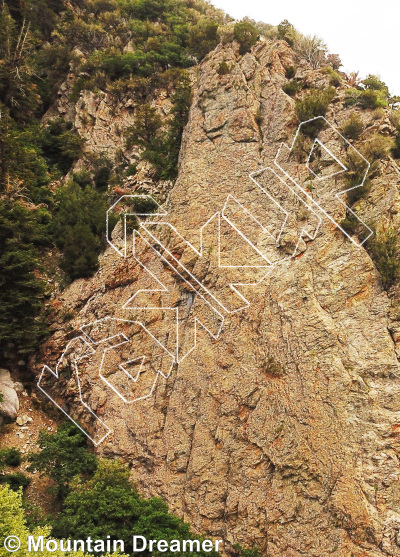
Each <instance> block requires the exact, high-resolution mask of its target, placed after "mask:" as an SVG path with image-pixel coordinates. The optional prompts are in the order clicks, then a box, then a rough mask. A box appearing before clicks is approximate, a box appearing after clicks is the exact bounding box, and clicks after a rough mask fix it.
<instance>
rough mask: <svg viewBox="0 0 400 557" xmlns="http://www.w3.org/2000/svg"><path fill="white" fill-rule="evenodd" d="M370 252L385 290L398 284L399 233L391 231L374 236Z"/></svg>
mask: <svg viewBox="0 0 400 557" xmlns="http://www.w3.org/2000/svg"><path fill="white" fill-rule="evenodd" d="M367 248H368V251H369V252H370V254H371V257H372V259H373V261H374V263H375V265H376V267H377V269H378V271H379V273H380V275H381V277H382V283H383V285H384V287H385V288H390V287H391V286H392V285H393V284H396V283H397V282H398V280H399V278H400V257H399V245H398V238H397V232H396V231H395V230H394V229H392V228H391V229H389V230H387V231H386V232H385V233H383V234H381V235H379V236H373V237H372V239H371V240H369V241H368V244H367Z"/></svg>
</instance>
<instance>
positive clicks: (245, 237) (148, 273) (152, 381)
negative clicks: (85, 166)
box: [38, 116, 373, 445]
mask: <svg viewBox="0 0 400 557" xmlns="http://www.w3.org/2000/svg"><path fill="white" fill-rule="evenodd" d="M310 124H318V125H319V127H320V128H323V130H324V131H323V135H324V137H323V139H320V137H315V138H314V140H313V141H312V143H311V147H310V148H309V151H308V153H306V156H305V158H304V161H303V162H300V163H299V161H298V160H297V161H296V160H294V159H295V154H296V152H297V151H296V149H297V146H298V143H297V142H298V141H300V140H301V139H302V138H303V137H304V136H303V133H302V132H303V131H304V130H305V128H304V126H307V125H310ZM338 137H339V138H340V143H341V145H344V146H345V150H346V153H347V155H349V153H350V156H352V157H356V158H357V161H358V163H360V161H361V165H362V166H363V165H365V171H364V170H363V177H362V180H361V182H360V184H357V185H355V186H353V187H350V188H348V189H346V190H343V189H340V186H338V184H337V177H338V176H340V175H341V174H344V173H346V172H349V171H350V170H349V168H348V166H346V164H345V162H346V161H344V162H343V161H342V160H341V157H340V155H341V153H338V152H337V150H338V148H337V145H336V143H335V139H336V140H337V138H338ZM339 150H340V148H339ZM315 161H316V162H315ZM332 165H334V166H335V168H336V169H333V168H332ZM369 168H370V164H369V163H368V161H367V160H366V159H365V158H364V157H363V156H362V155H361V154H360V153H359V152H358V151H357V150H356V149H355V148H354V147H353V146H352V145H351V144H350V143H349V142H348V141H347V140H346V139H345V138H344V137H343V136H342V135H341V134H340V132H338V131H337V130H336V129H335V128H334V127H333V126H332V125H331V124H330V123H329V122H328V121H327V120H326V119H325V118H324V117H322V116H321V117H318V118H313V119H311V120H307V121H306V122H302V123H301V124H300V125H299V127H298V129H297V132H296V135H295V137H294V140H293V143H292V145H291V146H290V147H288V146H287V145H286V144H285V143H282V144H281V146H280V147H279V150H278V153H277V155H276V157H275V160H274V161H273V165H272V167H270V166H267V167H265V168H262V169H261V170H258V171H256V172H252V173H251V174H250V175H249V178H250V180H251V181H252V182H253V184H255V186H256V190H255V191H256V192H257V195H258V198H257V199H258V201H256V205H257V203H258V205H257V210H256V211H255V209H254V208H255V205H254V204H253V205H251V200H250V201H248V200H247V201H246V202H243V201H239V200H238V199H237V196H235V195H233V194H229V195H228V196H227V198H226V200H225V203H224V204H223V206H222V207H221V210H220V211H218V212H216V213H215V214H214V215H212V216H211V217H210V218H209V219H208V220H207V222H206V223H205V224H204V225H203V226H202V227H201V228H200V230H199V237H200V247H199V248H196V247H195V246H194V245H193V244H191V243H190V242H188V241H187V240H186V239H185V238H184V237H183V236H182V235H181V234H180V233H179V232H178V231H177V229H176V228H175V227H174V226H172V225H171V223H169V222H168V221H167V220H166V219H165V217H167V216H168V215H167V212H166V211H165V209H164V208H163V207H162V206H161V205H160V204H159V203H158V202H157V201H156V200H155V199H154V198H153V197H151V196H150V195H145V194H132V195H123V196H122V197H120V198H119V199H118V201H116V202H115V203H114V204H113V205H112V206H111V207H110V208H109V210H108V211H107V214H106V235H107V242H108V244H109V245H110V246H111V247H112V248H113V249H114V250H115V251H116V252H117V253H118V254H119V255H120V256H121V257H123V258H128V257H132V258H133V259H134V261H135V263H136V264H137V265H138V266H139V267H140V269H141V270H142V272H141V273H140V274H139V277H138V279H137V281H135V283H133V289H134V291H133V293H132V294H131V296H130V297H129V299H128V300H127V301H125V302H124V303H123V304H122V305H121V312H122V314H123V315H125V317H128V313H127V312H129V317H130V318H129V319H128V318H124V317H121V318H120V317H111V316H109V317H105V318H102V319H99V320H96V321H94V322H92V323H89V324H88V325H84V326H82V327H81V329H80V330H81V333H82V335H79V336H77V337H76V338H74V339H72V340H71V341H70V342H69V343H68V345H67V347H66V349H65V350H64V352H63V353H62V355H61V357H60V359H59V361H58V363H57V365H56V368H55V372H53V371H52V370H51V369H50V367H48V366H47V365H45V366H44V367H43V369H42V372H41V374H40V377H39V381H38V387H39V388H40V389H41V391H42V392H43V393H44V394H45V395H46V396H47V397H48V398H49V399H50V400H51V401H52V403H53V404H55V405H56V406H57V407H58V408H59V409H60V410H61V411H62V412H63V413H64V414H65V415H66V416H68V417H69V418H70V419H71V420H72V421H73V422H74V423H75V424H76V425H77V426H78V427H79V428H80V429H81V430H82V431H83V432H84V433H85V434H86V435H87V436H88V437H89V439H90V440H91V441H92V442H93V443H94V444H95V445H98V444H99V443H101V442H102V441H103V440H104V439H105V438H106V437H107V436H108V435H109V434H110V433H111V428H110V427H109V426H108V425H106V424H105V423H104V421H103V420H102V419H101V418H100V417H99V411H98V409H97V410H95V409H94V408H95V405H94V404H92V398H91V390H92V389H93V388H94V387H97V388H98V387H100V388H101V389H103V390H105V391H106V392H107V393H108V395H107V397H108V396H110V397H114V398H113V400H114V399H115V396H117V397H118V400H119V401H120V403H121V404H132V403H134V402H139V401H141V400H144V399H148V398H149V397H150V396H151V395H152V394H153V392H154V389H155V387H156V385H157V382H158V381H159V379H160V377H161V378H163V379H167V378H168V377H169V376H170V374H171V372H172V370H173V369H174V366H176V365H178V364H179V363H181V362H182V361H183V360H184V359H185V358H186V357H187V356H188V355H189V354H191V353H192V352H193V351H194V350H195V348H196V346H197V343H198V340H199V338H201V337H199V330H203V331H204V332H205V333H207V334H208V335H210V337H211V338H212V339H218V338H219V336H220V334H221V331H222V328H223V325H224V322H225V320H226V318H227V317H228V316H229V315H232V314H234V313H237V312H239V311H242V310H244V309H246V308H248V307H249V305H250V302H249V301H248V299H247V298H246V296H245V295H244V293H243V289H244V288H245V287H255V286H257V285H260V284H261V283H262V281H263V280H264V279H265V278H266V276H267V275H269V274H270V273H271V272H273V270H274V268H275V267H276V266H277V265H279V264H281V263H282V262H284V261H287V260H288V259H291V258H293V257H294V256H295V255H297V254H298V253H299V252H301V250H303V251H304V250H305V249H306V242H307V241H312V240H315V239H316V237H317V234H318V232H319V231H320V228H321V223H322V217H321V215H324V216H325V217H327V218H328V219H329V220H330V221H331V222H332V223H334V224H335V225H336V226H337V227H338V228H339V229H340V230H341V231H342V232H343V234H345V235H346V236H347V238H349V240H351V241H352V242H353V243H354V244H355V245H357V246H361V245H362V244H363V243H364V242H365V241H366V240H367V239H368V238H369V237H370V236H371V234H372V233H373V232H372V230H371V229H370V228H369V227H368V226H367V225H366V224H365V223H364V222H363V221H362V220H361V219H360V218H359V217H358V216H357V214H356V213H355V212H354V211H353V210H352V209H351V207H349V206H348V204H346V202H345V201H344V200H343V199H342V197H343V196H346V194H347V193H348V192H349V191H351V190H354V189H356V188H360V187H362V186H363V185H364V183H365V180H366V178H367V174H368V171H369ZM333 170H334V171H333ZM313 180H314V182H316V183H317V184H322V186H321V187H322V189H321V192H322V194H323V195H325V197H326V196H328V197H329V198H334V199H337V200H338V201H339V202H340V204H342V205H344V206H345V207H346V211H347V212H349V213H350V214H352V215H353V217H354V218H355V219H357V221H358V223H359V226H361V227H363V229H364V232H365V234H364V238H363V240H362V241H361V242H358V241H357V240H356V239H355V238H353V237H352V236H351V235H350V234H349V233H348V232H347V231H346V230H344V228H343V227H342V226H341V225H340V224H339V223H338V222H337V217H336V214H335V208H333V209H331V208H329V209H328V208H326V207H325V208H323V207H322V206H321V203H320V201H319V198H318V196H317V198H315V197H314V195H313V193H312V192H313V189H312V187H311V182H312V181H313ZM332 194H333V195H332ZM260 195H261V199H262V200H263V202H264V201H265V204H263V203H262V204H261V205H262V206H260V204H259V199H260V197H259V196H260ZM115 213H119V216H120V218H121V219H122V238H120V237H118V235H117V234H115V235H114V238H113V237H112V235H111V226H110V217H111V216H112V215H115ZM138 216H139V217H142V218H145V219H147V220H144V221H143V222H140V223H139V222H138V221H137V220H136V219H137V217H138ZM160 217H161V219H162V220H161V219H160V220H157V218H160ZM130 218H131V219H133V222H130V221H129V219H130ZM131 225H132V227H133V228H134V229H133V230H132V234H130V227H131ZM135 228H137V229H135ZM229 234H235V235H237V237H238V238H240V241H241V242H242V245H243V250H244V249H248V250H250V253H251V254H252V256H254V257H253V259H251V258H248V259H246V257H245V258H244V259H245V262H243V261H238V260H234V261H230V260H229V257H228V261H227V260H226V253H225V251H226V246H228V247H229V243H230V242H228V241H227V235H228V237H229ZM130 242H132V243H131V244H130ZM282 246H284V247H286V249H285V250H283V249H281V248H282ZM177 248H178V249H177ZM214 248H216V250H214ZM224 258H225V259H224ZM211 277H215V279H216V280H215V281H214V283H213V281H212V280H211ZM132 315H133V316H132ZM93 369H95V370H97V373H96V374H95V375H93V373H92V374H89V373H87V372H85V371H86V370H93ZM83 383H84V386H85V388H84V389H82V384H83ZM65 384H66V385H67V388H65ZM65 395H67V396H65ZM67 398H68V400H69V399H72V404H73V405H74V411H73V412H72V411H71V410H70V408H69V406H68V404H67ZM78 400H79V402H80V406H79V405H78V406H79V408H76V402H77V401H78Z"/></svg>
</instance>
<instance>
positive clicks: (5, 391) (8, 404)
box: [0, 369, 19, 423]
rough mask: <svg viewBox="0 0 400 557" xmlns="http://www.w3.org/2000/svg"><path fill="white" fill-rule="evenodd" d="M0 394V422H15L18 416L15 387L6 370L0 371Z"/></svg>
mask: <svg viewBox="0 0 400 557" xmlns="http://www.w3.org/2000/svg"><path fill="white" fill-rule="evenodd" d="M0 394H1V395H2V399H1V402H0V422H1V423H3V422H4V421H12V420H15V418H16V417H17V415H18V410H19V400H18V395H17V390H16V385H15V384H14V381H13V380H12V379H11V376H10V372H9V371H7V370H6V369H0Z"/></svg>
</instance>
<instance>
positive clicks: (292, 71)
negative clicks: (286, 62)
mask: <svg viewBox="0 0 400 557" xmlns="http://www.w3.org/2000/svg"><path fill="white" fill-rule="evenodd" d="M295 75H296V68H295V66H289V67H288V68H286V70H285V77H286V79H293V78H294V76H295Z"/></svg>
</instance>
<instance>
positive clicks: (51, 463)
mask: <svg viewBox="0 0 400 557" xmlns="http://www.w3.org/2000/svg"><path fill="white" fill-rule="evenodd" d="M38 446H39V447H40V449H41V450H40V451H39V452H37V453H30V454H29V461H30V463H31V464H30V467H29V468H28V470H29V471H34V470H38V471H39V472H40V476H41V477H43V476H48V477H49V478H51V479H52V480H54V482H55V484H56V486H57V496H58V498H59V499H60V500H63V499H64V498H65V496H66V495H67V494H68V492H69V488H70V485H71V482H72V479H73V478H74V476H76V475H79V474H92V473H93V472H94V471H95V469H96V466H97V459H96V457H95V455H94V454H92V453H91V452H90V451H89V450H88V448H87V439H86V436H85V435H84V433H82V431H81V430H80V429H78V428H77V427H76V426H75V425H74V424H73V423H72V422H71V421H69V420H66V421H65V422H63V423H62V424H61V425H60V426H59V427H58V429H57V432H56V433H49V432H48V431H46V430H42V431H40V432H39V437H38Z"/></svg>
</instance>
